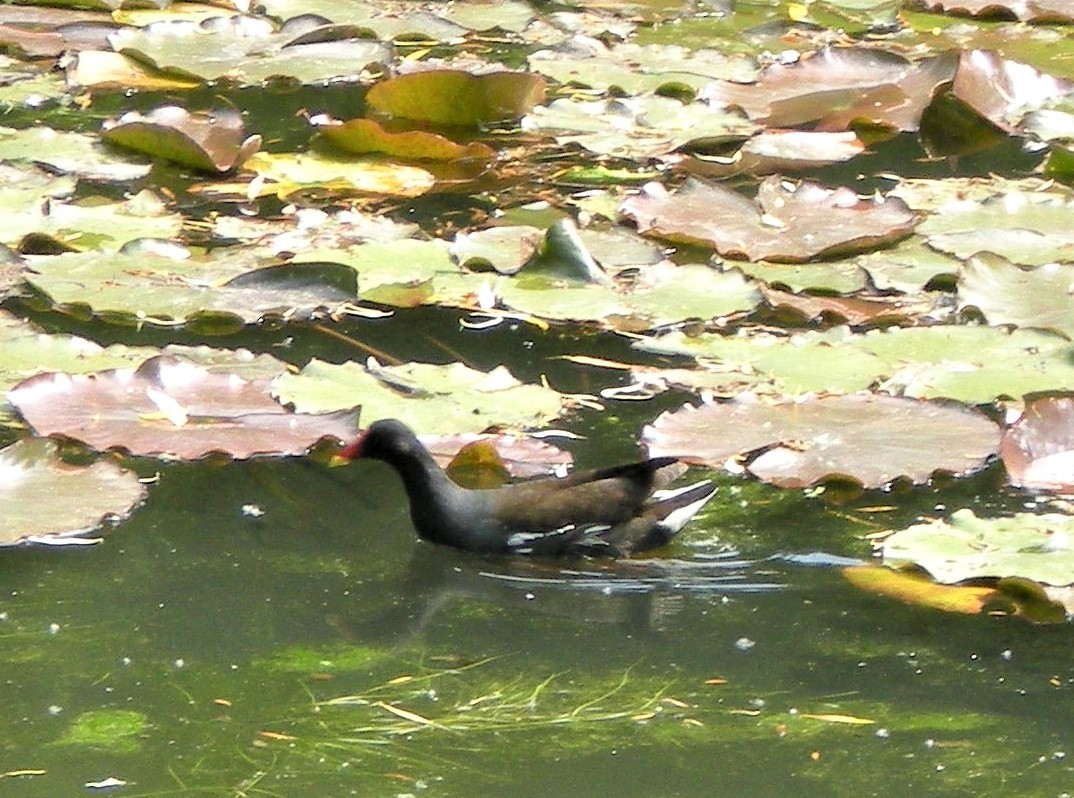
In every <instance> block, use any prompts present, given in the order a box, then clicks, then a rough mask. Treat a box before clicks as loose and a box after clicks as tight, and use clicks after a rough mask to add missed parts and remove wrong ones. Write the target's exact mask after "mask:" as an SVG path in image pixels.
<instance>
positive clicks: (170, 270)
mask: <svg viewBox="0 0 1074 798" xmlns="http://www.w3.org/2000/svg"><path fill="white" fill-rule="evenodd" d="M141 243H142V246H137V247H135V246H131V247H125V248H124V251H123V252H121V253H108V254H103V253H95V252H86V253H68V254H64V255H56V256H52V257H49V258H44V259H35V260H34V261H33V269H34V273H33V274H31V275H28V277H27V281H28V282H29V283H31V284H32V285H33V286H34V287H35V288H37V289H38V290H39V291H41V292H42V293H43V294H45V295H47V296H48V297H49V298H50V299H51V300H52V301H53V302H55V303H57V304H58V305H61V306H68V307H75V308H78V307H81V308H89V309H91V310H92V311H93V312H95V313H98V314H102V315H107V316H111V317H117V316H118V317H123V316H126V317H128V318H131V317H133V318H134V319H137V320H139V321H140V322H151V323H157V324H163V325H167V324H172V323H175V322H177V321H186V322H188V323H189V322H191V321H192V320H194V319H195V318H197V317H199V316H203V317H206V318H205V320H206V321H208V320H209V317H212V316H215V317H216V318H217V319H218V321H219V323H220V324H222V325H224V326H230V327H232V328H236V327H238V328H241V327H242V325H243V324H252V323H255V322H257V321H259V320H261V319H262V318H264V317H265V316H268V315H281V316H283V315H288V316H289V315H294V314H295V313H296V312H298V313H299V315H309V313H310V312H312V311H314V310H317V309H331V308H336V307H338V306H340V305H342V304H344V303H346V302H348V301H353V300H354V298H355V284H354V274H353V272H351V271H349V270H347V272H346V277H349V279H350V285H349V286H346V285H343V284H342V283H341V280H342V277H341V273H339V268H340V267H336V268H335V269H333V267H331V266H323V267H320V268H317V267H314V266H312V265H294V266H290V265H276V266H269V267H264V266H263V265H262V264H261V263H259V262H258V261H257V254H256V252H253V251H248V250H240V251H228V250H218V251H217V253H216V254H213V255H207V256H194V255H193V254H192V253H191V252H189V251H187V250H185V249H182V248H177V247H174V246H172V247H163V248H162V247H160V246H153V247H151V246H149V244H150V243H151V242H141ZM259 267H261V268H259Z"/></svg>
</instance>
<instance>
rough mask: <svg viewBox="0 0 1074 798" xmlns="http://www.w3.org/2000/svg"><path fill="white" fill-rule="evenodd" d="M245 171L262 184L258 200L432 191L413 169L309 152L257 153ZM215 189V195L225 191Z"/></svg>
mask: <svg viewBox="0 0 1074 798" xmlns="http://www.w3.org/2000/svg"><path fill="white" fill-rule="evenodd" d="M244 167H245V169H246V170H247V171H250V172H253V173H255V174H256V175H257V176H258V177H260V178H263V179H264V180H265V181H266V182H265V185H264V186H263V187H262V188H261V190H260V192H259V193H260V195H261V196H269V195H276V196H278V197H280V198H281V199H285V198H287V197H289V196H290V195H292V194H295V193H298V192H301V191H312V192H315V193H324V192H335V193H343V194H348V193H356V192H357V193H368V194H378V195H381V194H388V195H395V196H400V197H417V196H419V195H421V194H424V193H425V192H426V191H428V190H429V189H430V188H432V187H433V184H434V183H435V180H434V178H433V176H432V175H431V174H429V172H427V171H426V170H424V169H420V168H418V167H416V166H407V165H405V164H398V163H383V162H378V161H367V160H360V159H354V158H347V157H341V156H339V155H334V154H329V153H323V152H317V151H310V152H304V153H286V152H273V153H270V152H259V153H257V154H256V155H254V156H253V157H251V158H250V159H249V160H247V161H246V163H245V164H244ZM227 190H228V187H227V186H224V187H218V188H216V191H217V192H218V193H219V192H223V191H227ZM248 192H249V184H238V185H235V186H234V187H232V188H230V191H229V193H232V194H237V195H245V194H247V193H248Z"/></svg>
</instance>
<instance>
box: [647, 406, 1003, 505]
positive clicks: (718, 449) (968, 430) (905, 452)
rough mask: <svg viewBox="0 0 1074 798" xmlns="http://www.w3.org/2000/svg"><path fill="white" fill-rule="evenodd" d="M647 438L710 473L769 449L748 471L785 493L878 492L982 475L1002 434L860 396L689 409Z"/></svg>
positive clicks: (977, 418) (653, 450)
mask: <svg viewBox="0 0 1074 798" xmlns="http://www.w3.org/2000/svg"><path fill="white" fill-rule="evenodd" d="M642 439H643V440H644V442H645V444H646V445H647V446H648V448H649V453H650V455H651V456H653V457H662V456H665V455H672V456H675V457H682V458H683V459H686V460H688V461H690V462H695V463H702V464H705V465H710V466H720V465H722V464H723V463H724V462H725V461H726V460H727V459H728V458H731V457H737V456H739V455H745V454H749V453H751V452H756V451H759V450H763V453H762V454H760V455H759V456H757V457H755V458H754V459H753V460H751V461H750V462H749V464H748V466H747V467H748V469H749V471H750V472H751V473H752V474H754V475H755V476H757V477H759V478H760V479H762V480H764V481H765V482H770V483H772V484H774V485H778V486H780V487H784V488H804V487H809V486H811V485H815V484H817V483H819V482H822V481H824V480H827V479H852V480H854V481H856V482H858V483H860V484H861V485H862V486H864V487H866V488H879V487H883V486H885V485H888V484H890V483H891V482H893V481H894V480H896V479H899V478H906V479H909V480H911V481H913V482H915V483H924V482H926V481H927V480H928V479H929V477H931V476H932V474H933V473H934V472H936V471H946V472H950V473H952V474H955V475H959V476H962V475H965V474H969V473H972V472H974V471H977V470H979V469H981V468H982V467H984V465H985V464H986V462H987V461H988V459H989V458H990V457H992V456H993V455H994V454H995V453H996V451H997V449H998V446H999V429H998V427H996V425H995V424H994V423H993V422H991V421H990V420H989V419H988V418H986V417H985V416H984V415H982V414H981V413H978V412H976V411H974V410H969V409H967V408H961V407H957V406H952V405H944V404H939V403H936V402H922V401H914V400H911V399H897V398H893V397H884V396H871V395H868V394H857V395H854V396H825V397H820V398H815V399H806V400H803V401H800V402H794V403H781V404H774V405H773V404H765V403H762V402H757V401H753V402H749V401H742V400H740V401H735V402H727V403H722V404H715V403H709V404H705V405H702V406H701V407H692V406H690V405H686V406H684V407H683V408H681V409H680V410H677V411H674V412H669V413H664V414H662V415H661V416H660V417H659V418H657V419H656V421H654V422H653V424H652V425H650V426H648V427H646V428H645V431H644V433H643V435H642Z"/></svg>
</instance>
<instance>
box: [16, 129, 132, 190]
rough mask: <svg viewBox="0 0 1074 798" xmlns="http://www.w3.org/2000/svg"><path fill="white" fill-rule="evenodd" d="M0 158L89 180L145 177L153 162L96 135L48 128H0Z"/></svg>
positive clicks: (118, 180)
mask: <svg viewBox="0 0 1074 798" xmlns="http://www.w3.org/2000/svg"><path fill="white" fill-rule="evenodd" d="M0 158H3V159H4V160H5V161H23V162H32V163H35V164H47V165H48V166H49V167H51V168H52V169H53V170H55V171H57V172H61V173H63V174H74V175H78V176H80V177H84V178H86V179H89V180H113V181H117V182H128V181H133V180H137V179H138V178H141V177H145V176H146V175H148V174H149V172H150V171H151V170H152V168H153V166H152V164H150V163H146V162H143V161H141V160H136V159H135V158H134V157H133V156H130V155H127V154H124V153H117V152H115V151H114V150H111V149H110V148H109V147H108V146H107V145H102V144H101V142H100V140H99V139H98V137H96V136H89V135H86V134H84V133H73V132H71V131H66V130H53V129H52V128H49V127H31V128H27V129H25V130H14V129H12V128H0Z"/></svg>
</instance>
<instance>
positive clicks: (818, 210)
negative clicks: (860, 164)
mask: <svg viewBox="0 0 1074 798" xmlns="http://www.w3.org/2000/svg"><path fill="white" fill-rule="evenodd" d="M622 213H623V214H624V215H625V216H626V217H627V218H630V219H632V220H634V222H635V223H637V225H638V230H639V231H640V232H642V233H646V234H647V235H651V236H656V237H659V238H666V239H670V240H672V241H682V242H686V243H692V244H703V245H708V246H711V247H713V248H714V249H715V250H716V251H717V252H719V253H720V254H721V255H723V256H725V257H733V258H747V259H749V260H770V261H780V262H788V263H799V262H803V261H807V260H810V259H811V258H816V257H821V256H824V257H828V256H834V255H841V254H849V253H852V252H858V251H861V250H864V249H872V248H875V247H878V246H880V245H884V244H891V243H894V242H895V241H898V240H899V239H901V238H905V237H906V236H907V235H909V234H910V233H911V232H913V229H914V225H915V224H916V222H917V219H916V216H915V215H914V213H913V212H912V211H911V210H910V209H909V208H908V207H907V206H906V203H904V202H903V201H902V200H900V199H897V198H894V199H888V200H880V199H872V200H862V199H860V198H859V197H858V196H857V194H855V193H854V192H852V191H850V190H848V189H845V188H842V189H837V190H834V191H833V190H829V189H826V188H824V187H822V186H820V185H817V184H816V183H810V182H802V183H799V184H792V183H786V182H784V181H782V180H779V179H778V178H774V177H770V178H767V179H766V180H764V181H763V182H762V183H761V186H760V188H759V189H758V192H757V199H756V201H751V200H749V199H746V198H745V197H743V196H742V195H741V194H739V193H737V192H735V191H733V190H731V189H729V188H724V187H723V186H720V185H716V184H712V183H705V182H702V181H699V180H693V179H691V180H688V181H687V182H686V183H684V184H683V186H682V187H681V188H679V189H678V190H677V191H675V192H674V193H668V191H667V190H666V189H665V188H664V187H663V186H662V185H661V184H659V183H649V184H646V185H645V186H644V187H643V188H642V190H641V192H640V193H639V194H637V195H636V196H634V197H628V198H627V200H626V201H625V202H624V203H623V206H622Z"/></svg>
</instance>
